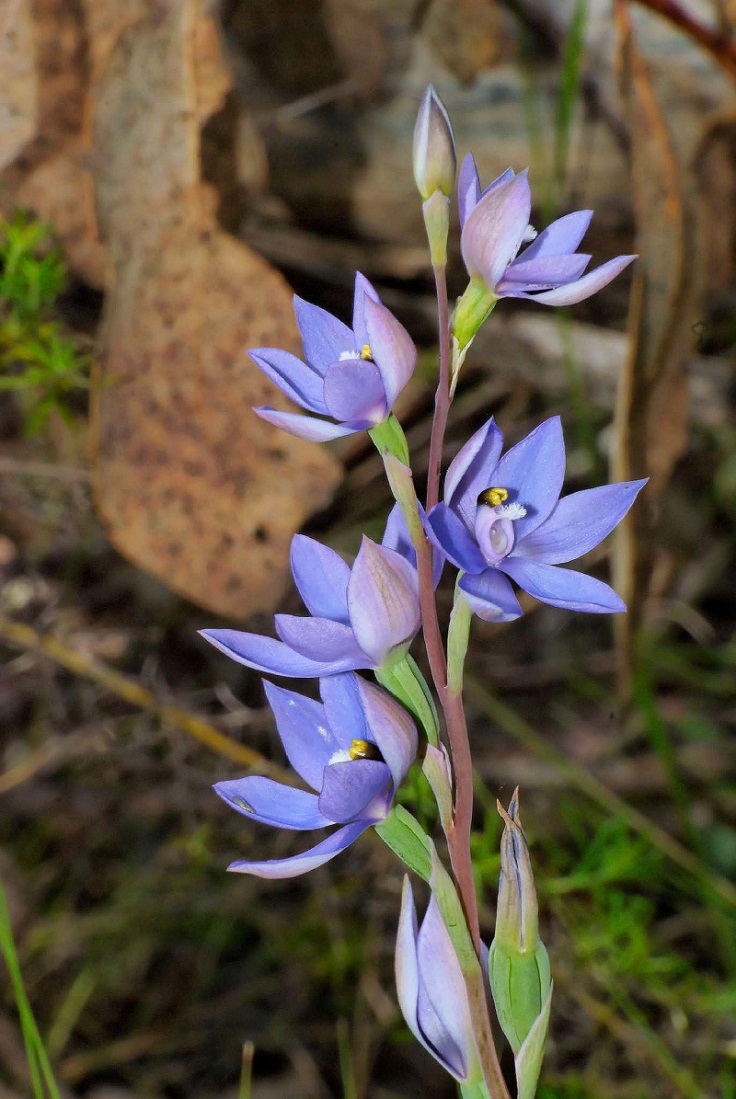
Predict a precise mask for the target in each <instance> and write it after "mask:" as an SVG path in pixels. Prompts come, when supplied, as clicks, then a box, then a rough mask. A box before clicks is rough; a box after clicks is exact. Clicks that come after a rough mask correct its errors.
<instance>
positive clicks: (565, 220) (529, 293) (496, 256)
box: [458, 153, 636, 305]
mask: <svg viewBox="0 0 736 1099" xmlns="http://www.w3.org/2000/svg"><path fill="white" fill-rule="evenodd" d="M458 203H459V207H460V224H461V226H462V235H461V238H460V247H461V249H462V254H463V259H464V261H465V266H466V267H467V269H468V274H469V275H470V276H471V278H473V277H477V278H479V279H481V280H482V281H483V282H484V283H485V284H486V286H487V287H488V288H489V290H490V291H491V292H492V293H493V295H494V296H495V297H497V298H532V299H533V300H534V301H537V302H541V303H542V305H573V304H574V303H575V302H579V301H583V300H584V299H585V298H588V297H590V296H591V294H595V293H596V292H597V291H598V290H601V289H602V288H603V287H604V286H607V285H608V283H609V282H611V280H612V279H614V278H615V277H616V275H618V274H619V273H620V272H621V271H623V269H624V268H625V267H627V266H628V265H629V264H630V263H631V261H632V260H634V259H636V256H617V257H616V258H615V259H612V260H609V261H608V262H607V263H604V264H602V265H601V266H600V267H596V269H595V270H594V271H590V272H589V273H588V274H587V275H586V274H584V272H585V269H586V267H587V266H588V264H589V263H590V260H591V257H590V256H589V255H584V254H582V253H578V252H577V251H576V249H577V247H578V245H579V244H580V242H581V240H582V239H583V237H584V235H585V232H586V230H587V228H588V226H589V224H590V219H591V218H592V216H593V211H592V210H578V211H576V212H575V213H572V214H566V215H565V216H564V217H561V218H558V219H557V221H553V222H552V224H551V225H548V226H547V228H546V229H544V230H543V231H542V232H541V233H540V234H539V235H538V236H537V235H536V233H535V232H534V230H533V229H531V227H530V225H529V217H530V214H531V191H530V189H529V180H528V179H527V173H526V172H525V171H524V172H519V173H515V172H514V171H513V169H511V168H507V169H506V171H505V172H503V173H502V174H501V175H500V176H499V177H498V178H497V179H494V181H493V183H491V184H489V186H488V187H486V188H485V190H484V191H481V187H480V181H479V179H478V170H477V168H476V166H475V160H474V159H473V156H472V154H470V153H469V154H468V156H466V158H465V160H464V161H463V164H462V168H461V169H460V180H459V184H458ZM529 241H530V242H531V243H528V246H527V247H526V248H525V249H524V251H523V252H521V254H519V249H520V248H521V246H522V244H524V243H525V242H529Z"/></svg>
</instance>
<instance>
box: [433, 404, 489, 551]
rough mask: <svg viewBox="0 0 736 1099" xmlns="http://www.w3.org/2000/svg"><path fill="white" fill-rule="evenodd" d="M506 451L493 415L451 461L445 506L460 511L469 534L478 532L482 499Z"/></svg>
mask: <svg viewBox="0 0 736 1099" xmlns="http://www.w3.org/2000/svg"><path fill="white" fill-rule="evenodd" d="M502 448H503V435H502V434H501V432H500V431H499V429H498V428H497V427H496V424H495V422H494V419H493V417H492V416H491V418H490V420H488V421H487V422H486V423H485V424H483V427H481V428H479V429H478V431H476V432H475V434H474V435H472V436H471V437H470V439H468V441H467V443H466V444H465V446H464V447H462V449H461V450H460V451H459V452H458V453H457V454H456V455H455V457H454V458H453V460H452V461H451V462H450V465H449V468H448V470H447V476H446V477H445V503H446V504H448V505H449V506H450V507H451V508H452V510H453V511H455V512H457V514H458V515H459V516H460V518H461V519H462V521H463V522H464V523H465V525H466V527H467V528H468V530H469V531H471V532H472V531H473V530H474V529H475V512H476V510H477V507H478V497H479V495H480V494H481V492H482V491H483V490H484V489H486V488H492V487H493V485H494V484H495V483H496V482H495V481H493V480H492V478H493V474H494V472H495V469H496V466H497V465H498V459H499V457H500V456H501V449H502Z"/></svg>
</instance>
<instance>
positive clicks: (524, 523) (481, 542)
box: [427, 416, 646, 622]
mask: <svg viewBox="0 0 736 1099" xmlns="http://www.w3.org/2000/svg"><path fill="white" fill-rule="evenodd" d="M502 448H503V435H502V434H501V432H500V431H499V429H498V428H497V427H496V424H495V423H494V421H493V418H491V419H490V420H489V421H488V422H487V423H486V424H484V425H483V427H481V428H480V430H479V431H477V432H476V433H475V435H473V437H472V438H471V439H470V440H469V441H468V442H467V443H466V444H465V446H464V447H463V448H462V450H460V452H459V453H458V455H457V456H456V457H455V459H454V460H453V462H452V463H451V464H450V466H449V468H448V471H447V476H446V478H445V500H444V503H441V504H437V506H436V507H434V508H433V509H432V511H431V512H430V513H429V516H428V526H427V529H428V533H429V536H430V537H431V539H432V541H433V542H434V543H435V545H436V546H437V547H438V548H439V549H441V550H442V552H443V553H444V555H445V557H446V558H447V559H448V561H451V562H452V563H453V564H454V565H456V566H457V568H459V569H461V570H462V572H463V576H462V577H461V579H460V589H461V591H462V592H463V594H464V596H465V598H466V599H467V601H468V603H469V604H470V606H471V608H472V609H473V611H474V612H475V613H476V614H477V615H478V616H479V617H480V618H484V619H486V620H487V621H491V622H508V621H511V620H512V619H514V618H518V617H519V615H520V614H521V607H520V606H519V602H518V600H517V598H516V596H515V595H514V592H513V590H512V588H511V584H510V583H509V580H508V578H509V577H510V578H511V579H512V580H514V581H515V582H516V583H517V584H518V585H519V586H520V587H522V588H524V590H525V591H527V592H529V594H530V595H533V596H534V598H535V599H539V600H540V601H541V602H543V603H551V604H552V606H554V607H564V608H566V609H567V610H573V611H587V612H588V613H590V614H606V613H613V612H616V611H624V610H625V609H626V608H625V606H624V604H623V602H622V601H621V599H620V598H619V596H618V595H617V594H616V592H615V591H614V590H613V589H612V588H610V587H609V586H608V584H604V583H603V582H602V581H601V580H596V579H595V578H594V577H592V576H588V575H586V574H585V573H582V572H577V571H574V570H573V569H561V568H558V567H557V566H558V565H560V564H563V563H565V562H567V561H572V560H574V559H575V558H576V557H580V556H581V555H582V554H584V553H587V552H588V550H591V549H593V547H594V546H597V545H598V543H599V542H601V541H602V540H603V539H604V538H605V537H606V535H607V534H609V533H610V532H611V531H612V530H613V528H614V527H615V526H616V524H617V523H619V522H620V520H621V519H622V518H623V517H624V515H625V514H626V512H627V511H628V510H629V508H630V507H631V505H632V504H633V502H634V500H635V498H636V495H637V493H638V492H639V490H640V489H641V488H642V486H643V485H644V484H646V481H645V480H642V481H624V482H621V483H620V484H613V485H603V486H602V487H600V488H590V489H584V490H583V491H581V492H574V493H572V494H571V495H570V496H565V497H563V498H562V499H560V492H561V489H562V482H563V478H564V474H565V445H564V441H563V438H562V427H561V425H560V419H559V417H558V416H554V417H552V418H551V419H549V420H546V421H545V422H544V423H542V424H540V426H539V427H537V428H535V429H534V431H532V432H530V434H529V435H527V436H526V438H524V439H522V440H521V442H519V443H517V444H516V446H514V447H512V448H511V450H509V451H507V452H506V454H504V455H503V456H501V450H502Z"/></svg>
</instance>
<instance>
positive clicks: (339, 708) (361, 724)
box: [319, 672, 373, 750]
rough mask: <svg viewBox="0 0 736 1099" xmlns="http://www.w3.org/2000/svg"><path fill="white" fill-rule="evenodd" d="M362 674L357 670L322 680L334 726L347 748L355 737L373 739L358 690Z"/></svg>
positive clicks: (324, 697) (341, 746)
mask: <svg viewBox="0 0 736 1099" xmlns="http://www.w3.org/2000/svg"><path fill="white" fill-rule="evenodd" d="M358 683H359V678H358V676H357V675H355V673H354V672H346V673H345V674H344V675H329V676H326V677H325V678H324V679H320V681H319V693H320V695H321V698H322V702H323V703H324V707H325V714H326V715H327V720H328V722H329V723H330V728H331V730H332V733H333V735H334V737H335V740H336V741H338V743H339V747H340V748H341V749H342V750H346V749H348V748H349V747H350V745H351V744H352V742H353V740H372V739H373V737H372V736H371V735H370V734H369V732H368V726H367V725H366V723H365V713H364V711H363V705H362V703H361V701H360V694H359V692H358Z"/></svg>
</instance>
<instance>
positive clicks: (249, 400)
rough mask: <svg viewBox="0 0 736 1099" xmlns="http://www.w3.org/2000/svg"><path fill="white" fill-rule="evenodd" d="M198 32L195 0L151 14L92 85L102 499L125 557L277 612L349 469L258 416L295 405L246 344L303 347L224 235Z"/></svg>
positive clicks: (209, 43) (283, 290)
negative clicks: (206, 168) (297, 551)
mask: <svg viewBox="0 0 736 1099" xmlns="http://www.w3.org/2000/svg"><path fill="white" fill-rule="evenodd" d="M202 21H203V17H202V16H201V15H200V13H199V4H198V2H197V0H182V2H178V3H165V4H164V3H161V4H158V5H156V7H155V11H150V12H149V13H147V14H146V16H145V17H144V18H143V19H141V20H140V21H139V22H137V23H135V25H133V26H131V27H129V28H127V29H126V30H124V31H123V32H122V34H121V36H120V38H119V40H118V41H117V43H116V45H115V47H114V48H113V49H112V51H111V52H110V53H109V57H108V59H107V62H106V64H105V65H104V67H102V71H100V72H99V73H98V77H97V79H96V81H95V85H94V87H93V107H94V132H93V148H94V158H93V176H94V181H95V191H96V198H97V211H98V220H99V224H100V228H101V231H102V234H103V237H104V239H105V243H106V247H107V252H108V257H109V263H110V289H109V293H108V296H107V299H106V303H105V315H104V323H103V338H102V357H101V363H100V366H99V379H98V381H99V384H98V386H97V387H96V410H95V424H94V428H95V430H94V438H95V443H96V454H95V465H96V499H97V505H98V509H99V512H100V515H101V518H102V520H103V522H104V524H105V527H106V529H107V531H108V533H109V536H110V538H111V539H112V541H113V542H114V543H115V545H116V546H117V547H118V548H119V549H120V550H121V551H122V552H123V553H124V554H125V555H126V556H127V557H129V558H130V559H131V560H133V561H134V562H136V563H137V564H138V565H140V566H141V567H142V568H144V569H146V570H148V571H150V572H152V573H153V574H155V575H156V576H158V577H159V578H161V579H162V580H163V581H164V583H166V584H167V585H169V586H170V587H171V588H173V589H174V590H176V591H178V592H180V593H181V594H183V595H185V596H187V597H188V598H189V599H192V600H193V601H195V602H197V603H198V604H200V605H202V606H206V607H208V608H210V609H211V610H213V611H216V612H217V613H220V614H226V615H232V616H244V615H246V614H248V613H251V612H254V611H257V610H266V609H271V608H272V607H273V606H274V604H275V603H276V602H277V600H278V598H279V595H280V593H281V591H282V590H283V588H284V586H285V584H286V580H287V560H288V545H289V542H290V539H291V536H292V534H293V533H294V531H295V530H297V529H298V528H299V526H300V525H301V524H302V523H303V521H304V519H305V518H306V517H307V515H309V514H310V513H311V512H313V511H314V510H316V509H318V508H320V507H322V506H324V505H325V504H326V503H327V502H328V500H329V498H330V494H331V491H332V488H333V487H334V485H335V483H336V481H337V479H338V476H339V469H338V466H337V464H336V462H335V461H334V460H333V459H332V457H331V456H330V455H329V454H328V453H327V452H326V451H325V450H324V449H322V448H320V447H317V446H314V445H312V444H309V443H305V442H302V441H301V440H299V439H295V438H292V437H290V436H286V435H283V434H281V433H278V432H276V431H275V430H274V429H273V428H271V427H269V426H268V425H267V424H265V423H263V421H261V420H259V419H258V418H257V417H256V416H255V415H254V414H253V413H252V412H251V406H252V405H256V404H263V403H273V404H276V405H278V406H280V407H282V408H283V407H286V406H285V404H284V403H283V399H282V398H280V397H279V396H278V395H277V394H276V392H275V390H274V389H273V387H272V386H271V385H270V383H269V382H267V380H266V379H264V378H263V376H262V375H261V374H260V372H259V371H258V370H256V368H255V367H254V366H253V365H252V364H251V362H250V360H249V359H248V358H247V356H246V355H245V348H246V347H248V346H251V347H252V346H258V345H274V346H286V347H289V348H291V349H292V350H297V340H296V331H295V328H294V322H293V317H292V307H291V294H290V291H289V289H288V287H287V285H286V283H285V282H284V281H283V279H282V278H281V277H280V275H279V274H278V273H277V272H276V271H274V270H273V269H272V268H271V267H270V266H269V265H268V264H267V263H266V262H265V261H264V260H263V259H261V258H260V257H259V256H258V255H256V254H255V253H254V252H252V251H250V249H248V248H246V247H245V246H244V245H242V244H240V243H239V242H237V241H235V240H234V239H233V238H231V237H229V236H228V235H227V234H225V233H223V232H222V231H221V230H220V229H219V227H218V226H217V224H216V221H215V218H214V214H213V205H214V202H213V196H212V194H211V192H210V191H209V190H208V189H207V188H206V187H205V186H204V185H203V184H202V183H201V181H200V174H199V128H200V123H201V120H202V118H203V117H204V116H205V115H206V113H207V112H208V111H212V110H213V109H215V107H216V106H217V104H218V103H219V101H220V99H221V96H222V94H224V90H225V88H226V84H225V83H224V82H223V81H222V70H221V69H220V70H218V69H217V66H216V65H215V64H214V61H213V56H212V49H213V43H214V42H215V41H216V40H215V39H214V37H213V35H212V34H211V33H210V31H209V30H208V29H207V27H204V26H203V22H202ZM203 50H204V54H203ZM203 56H204V58H205V59H206V64H205V62H204V61H203ZM220 65H222V62H220ZM205 73H206V79H205ZM218 88H219V91H217V89H218Z"/></svg>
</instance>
